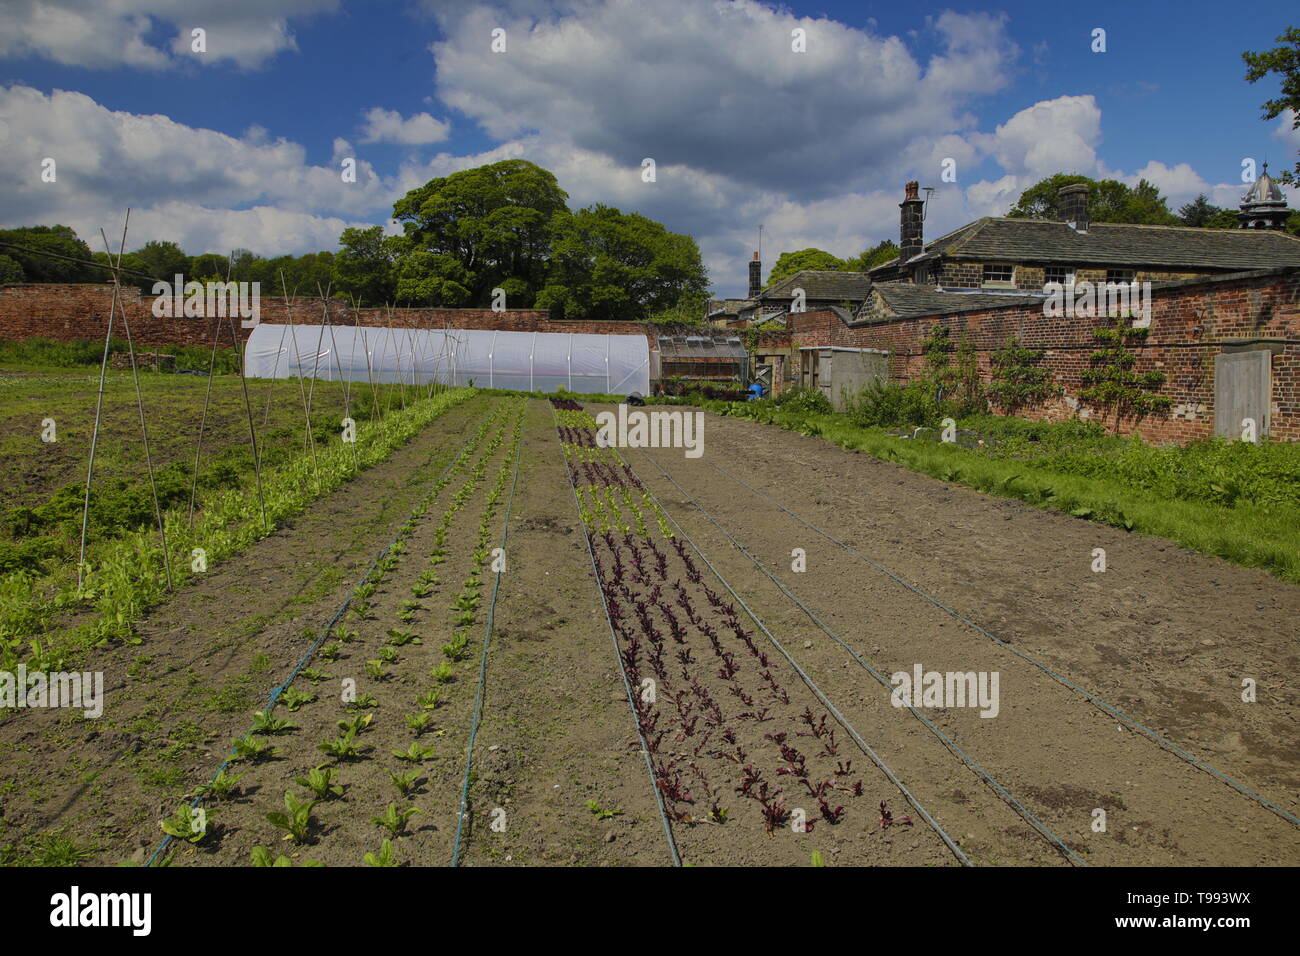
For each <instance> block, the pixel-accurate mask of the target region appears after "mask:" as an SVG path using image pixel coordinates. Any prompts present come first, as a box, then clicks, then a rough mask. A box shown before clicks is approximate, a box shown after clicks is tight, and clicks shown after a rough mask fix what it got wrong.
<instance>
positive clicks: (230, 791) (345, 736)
mask: <svg viewBox="0 0 1300 956" xmlns="http://www.w3.org/2000/svg"><path fill="white" fill-rule="evenodd" d="M510 410H511V406H508V405H505V404H502V405H499V406H498V407H497V408H496V409H494V410H493V412H492V413H491V414H490V415H489V416H488V417H487V418H486V419H485V420H484V421H483V422H482V424H481V425H480V426H479V428H478V429H477V431H476V432H475V434H474V435H473V436H471V438H470V439H469V441H467V442H466V444H465V445H464V446H463V447H462V449H461V451H460V453H459V454H458V455H457V457H456V459H455V460H454V461H453V463H452V465H451V467H449V468H448V469H447V470H446V471H445V473H444V474H443V475H442V476H441V477H440V478H439V479H438V480H437V481H436V482H435V483H434V484H433V485H432V486H431V487H430V489H429V491H428V493H427V494H426V495H425V496H424V497H423V498H422V500H421V501H420V502H419V503H418V504H417V505H416V506H415V507H414V508H413V509H412V510H411V513H410V514H409V515H408V517H407V519H406V521H405V522H404V524H403V525H402V526H401V527H400V528H399V530H398V533H397V536H396V538H395V540H394V542H393V544H392V545H391V546H390V547H389V549H388V551H387V553H386V554H385V555H384V556H383V557H382V558H381V559H380V560H379V561H377V562H376V564H375V566H374V568H373V569H372V570H371V572H370V574H369V575H367V577H366V579H365V580H364V581H363V582H362V583H361V584H359V585H358V586H357V588H356V589H355V590H354V592H353V594H352V597H351V601H350V604H349V608H348V613H347V623H345V625H344V626H342V627H339V628H337V629H336V630H334V631H333V634H332V636H333V637H334V638H336V640H334V641H333V642H331V643H328V644H325V645H324V646H323V647H322V648H321V649H320V651H319V652H318V654H317V658H318V659H319V661H320V662H321V663H323V664H332V663H334V662H336V661H338V660H339V659H340V658H341V657H343V655H344V647H345V646H346V645H350V644H353V643H354V642H355V641H356V640H357V638H358V636H359V635H358V632H357V630H356V629H355V628H354V627H351V626H349V625H350V624H351V623H352V622H358V623H359V622H361V621H364V620H365V619H366V618H367V617H368V616H369V614H370V612H371V611H372V610H373V604H372V598H374V596H375V595H376V592H377V591H378V589H379V585H380V584H381V583H382V581H383V580H384V579H385V577H386V576H387V575H389V574H390V573H391V572H392V571H394V570H395V569H396V568H397V567H398V565H399V564H400V562H401V561H402V559H403V557H404V555H405V552H406V546H405V542H406V541H407V540H408V539H409V538H410V536H411V535H412V534H413V533H414V531H415V529H416V527H417V525H418V523H419V522H420V520H421V519H422V518H423V517H424V515H425V513H426V512H427V511H428V509H429V508H430V506H431V505H432V504H433V503H434V502H435V501H436V500H437V499H438V498H439V496H440V495H441V493H442V492H443V490H444V489H445V488H446V487H447V485H449V484H450V483H451V482H452V481H454V480H455V479H456V478H457V477H458V476H460V475H464V474H465V473H466V471H467V470H469V474H468V477H467V478H466V480H465V482H464V483H463V484H462V485H461V487H460V488H459V489H457V491H456V492H455V494H454V495H453V496H452V499H451V501H450V502H449V504H448V506H447V508H446V509H445V510H444V511H443V514H442V517H441V519H440V521H439V524H438V526H437V528H436V529H435V532H434V539H435V542H436V547H435V550H434V552H433V553H432V554H431V555H430V564H429V567H428V568H426V569H425V570H424V571H423V572H422V573H421V575H420V578H419V580H418V581H417V583H416V584H415V586H414V587H413V589H412V594H413V597H415V598H417V600H412V601H405V602H403V604H402V606H401V608H400V610H399V612H398V618H399V620H400V622H401V623H402V624H404V625H410V624H412V623H414V621H415V618H416V615H417V614H418V613H419V611H420V610H422V606H421V605H420V604H419V601H418V599H419V598H422V597H427V596H429V595H430V594H432V593H433V590H434V588H435V587H436V586H437V584H438V583H440V582H439V579H438V576H437V567H438V565H440V564H442V563H444V562H445V561H446V554H447V547H448V543H447V535H448V532H449V530H450V528H451V525H452V523H453V521H454V520H455V518H456V516H457V514H458V513H459V512H460V511H461V510H462V509H463V508H464V507H465V505H466V504H467V503H468V502H469V500H470V499H471V498H472V497H473V496H474V494H475V493H476V492H477V490H478V488H479V487H480V486H481V485H482V483H483V480H484V479H485V477H486V474H487V468H488V462H489V461H490V460H491V459H492V458H493V456H494V455H495V454H496V452H497V450H498V449H499V448H500V446H501V444H502V442H503V441H504V440H505V436H506V433H507V428H508V422H507V419H508V417H509V415H508V413H509V411H510ZM516 410H517V411H518V414H516V425H515V431H514V443H516V444H517V441H518V435H519V430H520V422H521V421H522V409H521V408H517V409H516ZM494 426H495V427H496V432H495V434H494V435H492V437H491V438H490V439H488V441H487V443H486V444H484V439H485V438H486V437H487V436H488V434H489V433H490V432H491V431H492V429H493V427H494ZM480 450H481V454H479V455H478V460H477V462H476V463H475V464H474V466H473V468H472V469H470V462H471V461H472V460H473V459H474V457H475V455H476V454H478V453H479V452H480ZM512 450H513V445H512ZM510 457H511V456H509V455H508V456H506V459H505V463H504V464H503V465H502V468H501V471H502V473H503V474H505V475H506V477H508V474H509V471H508V468H509V462H510ZM504 480H505V479H503V478H498V482H497V486H496V488H494V490H493V492H492V493H491V494H490V495H489V498H488V503H487V505H486V506H485V513H484V518H483V520H482V522H481V523H480V536H479V548H478V551H481V550H482V549H483V542H484V540H485V536H484V527H485V526H489V522H490V520H491V519H490V517H489V512H490V513H491V514H495V510H496V509H495V502H496V501H497V500H498V499H499V498H500V493H501V492H500V490H499V489H500V488H501V487H502V486H503V484H504ZM488 533H489V534H490V527H489V532H488ZM478 551H476V552H475V560H476V565H475V573H474V574H471V578H472V579H474V578H476V577H477V572H478V571H479V570H480V569H481V567H482V563H483V562H482V561H479V560H478ZM479 586H481V583H480V585H479ZM466 589H467V590H472V589H473V585H471V584H470V582H469V580H467V582H466ZM467 606H472V607H474V608H476V607H477V604H476V603H475V602H473V601H472V599H471V598H469V597H468V596H467V595H466V593H465V591H462V593H461V594H460V595H458V596H457V599H456V601H455V602H454V604H453V606H452V608H451V612H452V613H453V614H455V615H456V618H455V621H456V624H457V626H458V628H459V629H458V630H457V631H456V632H455V635H454V636H453V638H452V640H451V641H450V642H449V643H448V644H446V645H444V646H443V648H442V651H443V655H444V657H445V658H446V659H445V660H443V661H441V662H439V663H438V664H437V665H435V666H434V667H433V668H432V669H431V671H430V677H431V678H432V680H433V682H434V684H433V686H432V687H430V688H429V689H428V690H426V691H425V692H423V693H421V694H419V695H417V697H416V700H415V703H416V708H417V709H416V711H415V712H414V713H410V714H406V715H405V720H406V724H407V726H408V728H409V729H411V730H412V732H413V733H414V735H415V736H416V737H417V738H418V737H419V736H420V735H421V734H423V733H425V732H426V731H427V730H428V729H429V728H430V725H431V723H432V720H433V716H432V712H433V711H434V710H436V709H437V707H438V706H439V704H440V703H441V699H440V695H441V691H442V688H443V686H444V685H446V684H447V683H449V682H450V681H451V680H452V679H453V670H452V662H454V661H457V660H459V659H460V658H461V656H462V655H463V653H464V649H465V645H466V642H467V641H468V635H469V631H468V630H466V628H469V627H472V626H473V623H474V617H473V616H467V615H466V607H467ZM422 643H423V639H422V638H420V637H419V636H418V635H417V634H415V633H414V632H412V631H409V630H405V629H403V628H398V627H393V628H389V629H388V631H387V641H386V642H385V643H384V645H383V646H382V647H381V648H380V649H379V651H378V656H377V657H376V658H374V659H371V660H367V661H366V662H365V664H364V670H365V673H366V675H367V676H368V677H369V678H370V679H371V680H373V681H375V682H376V683H377V684H378V683H382V682H383V681H385V680H386V679H387V678H388V677H389V671H388V668H389V667H390V666H392V665H394V664H396V663H397V662H398V660H399V657H400V652H399V651H398V648H401V647H404V646H407V645H419V644H422ZM349 656H350V655H349ZM331 679H333V675H331V674H327V673H325V672H323V671H321V670H319V669H318V668H316V667H304V668H303V669H302V670H301V671H300V672H299V673H298V680H297V681H296V682H295V684H294V685H291V686H290V687H288V688H286V689H285V690H284V692H283V693H282V694H281V695H280V697H279V699H278V701H277V703H282V704H284V705H285V708H286V709H287V710H289V711H297V710H298V709H299V708H301V707H303V706H304V705H307V704H310V703H313V702H315V701H316V700H317V695H316V693H315V692H314V691H313V690H312V689H311V687H312V686H314V685H318V684H320V683H322V682H323V681H327V680H331ZM304 682H305V683H306V684H307V685H311V686H308V687H307V688H306V689H304V688H303V686H302V684H303V683H304ZM346 706H347V708H348V711H349V714H350V716H349V717H347V718H345V719H342V720H339V721H338V722H337V727H338V730H339V734H338V736H336V737H335V738H333V739H329V740H326V741H324V742H322V743H321V744H319V745H318V749H319V750H321V751H322V752H323V753H324V754H325V755H326V756H327V757H329V758H330V760H329V761H327V762H326V763H323V764H321V765H319V766H317V767H314V768H313V769H311V770H310V771H308V772H307V774H306V775H305V776H302V777H297V778H295V779H294V783H295V784H297V785H298V786H299V787H301V788H302V789H303V790H304V791H305V793H304V794H303V795H302V796H299V795H298V794H296V793H295V792H294V791H292V790H288V791H286V792H285V794H284V802H283V810H282V811H275V812H272V813H268V814H266V819H267V821H268V822H270V823H271V824H272V825H273V826H274V827H276V828H277V829H279V830H283V831H284V839H286V840H289V841H291V842H293V843H294V844H295V845H296V846H301V845H303V844H305V843H307V842H308V841H309V839H310V837H311V834H312V832H313V831H314V830H315V829H316V827H317V822H318V821H317V820H316V818H315V816H314V814H313V810H314V809H315V807H316V806H317V804H320V803H322V802H329V801H334V800H340V799H343V787H342V786H341V784H340V782H339V779H338V776H337V775H338V772H339V764H341V763H345V762H351V761H356V760H359V759H360V758H361V757H362V756H363V755H364V752H365V751H366V750H368V749H369V748H363V747H362V746H361V744H360V743H359V742H358V741H359V737H360V736H361V734H362V733H363V732H365V731H366V730H368V729H370V728H372V727H373V725H374V719H375V718H374V709H376V708H377V707H378V706H379V702H378V701H377V700H376V699H375V697H374V695H373V694H371V693H360V694H357V695H356V696H355V698H354V699H353V700H352V701H350V702H349V703H348V704H347V705H346ZM296 729H297V728H296V727H295V725H294V724H293V723H292V722H291V721H290V720H289V719H287V718H278V717H276V716H275V715H274V714H273V713H272V712H271V710H270V709H266V710H260V711H257V712H255V713H254V715H253V727H252V730H251V732H250V733H248V734H246V735H244V736H243V737H240V738H238V739H236V740H235V742H234V746H233V751H232V756H231V759H230V760H229V763H230V764H236V763H246V764H249V765H256V764H259V763H261V762H263V761H265V760H267V759H269V758H270V757H272V756H275V755H276V753H277V751H276V750H275V748H274V744H273V743H272V741H271V740H269V739H266V738H268V737H273V736H278V735H283V734H288V733H292V732H293V731H294V730H296ZM393 756H394V757H396V758H397V759H399V760H402V761H405V762H408V763H410V764H412V765H413V767H412V768H411V769H407V770H398V771H392V770H390V771H388V774H389V778H390V780H391V781H392V783H393V786H394V787H395V788H396V790H397V791H398V793H399V795H401V796H402V797H403V798H405V797H406V796H407V795H408V794H409V793H410V792H411V791H412V790H413V789H414V788H415V787H416V786H417V785H418V781H419V779H420V767H419V765H420V764H421V763H423V762H424V761H426V760H428V759H430V758H431V757H432V756H433V748H432V747H425V746H422V745H421V744H420V743H419V741H418V740H415V741H412V742H411V744H410V745H409V747H408V748H407V749H406V750H405V751H400V750H399V751H395V752H394V754H393ZM248 772H249V771H244V772H242V773H235V772H231V771H226V770H224V769H223V770H222V771H221V772H220V773H219V774H218V775H217V776H216V778H214V779H213V780H212V782H211V783H209V784H208V785H206V786H204V787H201V788H200V789H199V796H200V797H201V798H202V800H203V801H204V803H205V806H204V807H203V808H202V811H201V812H199V813H196V812H195V809H194V808H192V807H191V806H190V805H189V804H183V805H182V806H181V807H180V808H178V810H177V812H176V814H175V815H174V816H173V817H171V818H170V819H168V820H164V821H162V828H163V830H164V831H165V832H167V833H168V834H170V835H172V836H173V837H175V838H176V839H179V840H184V841H186V842H189V843H192V844H199V843H201V842H203V840H204V839H205V838H206V837H207V836H208V834H209V833H210V832H211V831H212V810H211V809H210V804H211V802H213V801H219V800H222V799H226V798H229V797H231V796H233V795H234V794H236V793H238V792H239V790H240V784H239V781H240V779H241V778H242V777H244V776H245V775H246V774H247V773H248ZM418 812H420V811H419V810H418V809H417V808H415V807H413V806H406V807H399V806H398V805H397V804H396V803H395V802H394V803H389V804H388V805H387V807H386V808H385V809H384V811H383V812H382V813H381V814H380V815H379V816H377V817H375V818H373V820H372V821H371V822H372V823H373V824H374V825H376V826H379V827H382V828H384V829H385V830H386V831H388V833H389V837H388V838H385V839H384V840H383V843H382V845H381V847H380V849H379V851H378V852H377V853H369V852H368V853H366V854H365V856H364V860H365V862H366V864H368V865H370V866H395V865H397V861H396V859H395V855H394V851H393V843H392V839H393V838H396V837H399V836H402V835H404V834H405V833H406V827H407V824H408V822H409V821H410V819H411V817H412V816H414V815H415V814H416V813H418ZM252 862H253V865H255V866H292V865H294V864H293V862H292V861H291V860H290V859H289V857H287V856H285V855H283V854H281V855H278V856H277V855H275V854H273V853H272V852H271V851H270V850H268V849H267V848H265V847H262V846H257V847H254V848H253V850H252ZM300 865H303V866H320V865H322V864H320V863H319V862H317V861H310V860H309V861H306V862H304V863H302V864H300Z"/></svg>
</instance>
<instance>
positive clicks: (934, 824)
mask: <svg viewBox="0 0 1300 956" xmlns="http://www.w3.org/2000/svg"><path fill="white" fill-rule="evenodd" d="M610 451H612V452H613V453H614V455H615V456H616V457H617V458H618V459H619V460H620V461H622V462H623V464H624V466H625V467H626V468H628V469H629V470H630V471H631V472H632V474H634V475H635V474H636V470H635V469H634V468H632V466H631V465H629V464H628V463H627V460H626V459H624V458H623V456H622V455H620V454H619V453H618V450H617V449H615V448H611V449H610ZM638 480H639V479H638ZM646 494H648V495H649V496H650V499H651V500H652V501H654V502H655V504H656V505H658V507H659V510H660V511H661V512H662V513H663V515H664V516H665V517H666V518H667V519H668V520H669V521H670V522H672V525H673V528H674V529H676V531H677V533H678V534H680V535H681V536H682V539H683V540H684V541H685V542H686V543H687V544H689V545H690V546H691V548H692V549H693V550H694V551H695V553H696V554H698V555H699V556H700V560H701V561H703V562H704V563H705V564H706V565H707V566H708V568H709V570H710V571H712V572H713V576H714V577H715V578H717V579H718V581H719V582H721V584H722V586H723V587H724V588H726V589H727V591H728V593H730V594H731V596H732V597H733V598H735V599H736V603H738V604H739V605H740V606H741V607H743V608H744V609H745V613H746V614H748V615H749V617H750V619H751V620H752V621H753V622H754V623H755V624H757V625H758V627H759V628H760V629H761V630H762V632H763V633H764V634H766V635H767V639H768V640H769V641H771V642H772V646H773V647H775V648H776V649H777V651H778V652H780V654H781V656H782V657H784V658H785V660H786V662H787V663H788V664H789V665H790V667H791V668H792V669H793V670H794V672H795V673H796V674H798V675H799V679H800V680H802V681H803V682H804V684H805V685H806V686H807V687H808V689H809V690H810V691H812V692H813V695H814V696H816V698H817V699H818V700H819V701H821V703H822V706H823V707H825V708H826V709H827V710H828V711H829V712H830V713H831V715H832V716H833V717H834V718H835V720H836V721H838V723H839V725H840V726H841V727H843V728H844V730H845V731H846V732H847V733H848V735H849V736H850V737H852V738H853V742H854V743H855V744H857V745H858V747H859V748H860V749H861V750H862V752H863V753H864V754H866V755H867V757H868V758H869V759H870V760H871V762H872V763H874V764H875V765H876V766H877V767H879V768H880V770H881V772H883V773H884V774H885V776H886V777H888V778H889V781H890V782H891V783H892V784H893V785H894V786H895V787H897V788H898V791H899V792H900V793H901V794H902V795H903V797H904V798H906V800H907V802H908V803H910V804H911V805H912V806H913V807H914V808H915V809H916V812H917V813H918V814H920V815H921V818H922V819H923V820H925V822H926V823H928V824H930V826H931V828H933V830H934V832H935V833H937V834H938V835H939V838H940V839H941V840H943V842H944V843H945V844H947V846H948V849H949V850H951V851H952V852H953V855H955V856H956V857H957V859H958V860H959V861H960V862H961V864H962V866H974V865H975V864H974V863H972V862H971V860H970V857H968V856H967V855H966V854H965V853H964V852H963V851H962V849H961V847H959V846H958V845H957V843H956V841H955V840H953V838H952V837H951V836H949V835H948V832H947V831H946V830H944V828H943V827H941V826H940V825H939V823H938V821H936V820H935V819H934V817H932V816H930V812H929V811H928V810H926V809H925V807H924V806H922V805H921V801H920V800H919V799H918V798H917V797H916V796H915V795H914V794H913V793H912V791H911V790H909V789H908V788H907V785H906V784H904V783H903V781H902V780H901V779H899V777H898V774H896V773H894V771H893V770H891V769H890V767H889V765H888V764H886V763H885V761H884V759H883V758H882V757H881V756H880V755H879V754H877V753H876V752H875V750H873V749H872V748H871V745H870V744H868V743H867V742H866V741H865V740H863V739H862V735H861V734H859V733H858V732H857V730H855V729H854V727H853V725H852V724H850V723H849V719H848V718H847V717H845V716H844V714H843V713H841V712H840V709H839V708H838V707H836V706H835V704H834V702H833V701H832V700H831V699H830V698H829V697H827V696H826V694H825V692H824V691H822V689H821V688H820V687H818V686H817V683H816V682H815V681H814V680H813V679H812V678H811V677H810V676H809V675H808V672H807V671H805V670H804V669H803V668H802V667H800V666H799V662H798V661H796V660H795V659H794V657H793V656H791V654H790V652H789V651H787V650H786V649H785V646H784V645H782V643H781V642H780V641H779V640H777V638H776V635H775V634H773V633H772V632H771V630H769V629H768V626H767V624H766V623H765V622H764V621H763V619H762V618H761V617H759V616H758V613H757V612H756V611H755V610H754V609H753V608H751V607H750V606H749V605H748V604H746V603H745V599H744V598H742V597H741V596H740V595H739V594H738V593H737V592H736V589H735V588H733V587H732V586H731V583H730V582H729V581H728V580H727V579H726V578H724V577H723V576H722V572H721V571H719V570H718V569H717V568H716V567H715V566H714V564H713V562H712V561H710V560H709V558H708V556H707V555H706V554H705V553H704V552H703V551H702V550H701V549H700V547H699V545H697V544H696V543H695V542H694V541H693V540H692V539H691V536H690V535H688V534H687V533H686V532H685V531H684V530H683V529H682V526H681V525H680V524H678V523H677V519H676V518H674V517H673V516H672V515H671V514H669V513H668V512H667V511H664V510H663V506H662V505H659V499H658V496H656V495H655V493H654V492H652V491H650V489H648V488H647V489H646Z"/></svg>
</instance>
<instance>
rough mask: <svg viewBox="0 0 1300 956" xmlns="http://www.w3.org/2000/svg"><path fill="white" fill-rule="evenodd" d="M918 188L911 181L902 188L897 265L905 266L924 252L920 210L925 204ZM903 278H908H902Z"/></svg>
mask: <svg viewBox="0 0 1300 956" xmlns="http://www.w3.org/2000/svg"><path fill="white" fill-rule="evenodd" d="M919 193H920V186H919V184H918V183H917V182H916V180H912V181H911V182H910V183H908V184H907V186H906V187H905V188H904V192H903V201H902V202H901V203H899V204H898V208H899V222H898V264H899V266H904V265H906V263H907V261H908V260H909V259H911V258H912V257H913V256H919V255H920V254H921V253H922V252H923V251H924V250H925V242H924V239H923V238H922V229H923V226H924V223H923V219H922V215H921V214H922V210H923V209H924V207H925V202H924V201H923V200H922V199H921V198H920V195H919ZM903 278H909V277H907V276H904V277H903Z"/></svg>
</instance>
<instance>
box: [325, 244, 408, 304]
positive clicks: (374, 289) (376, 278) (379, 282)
mask: <svg viewBox="0 0 1300 956" xmlns="http://www.w3.org/2000/svg"><path fill="white" fill-rule="evenodd" d="M339 247H340V248H339V253H338V255H337V256H335V257H334V286H335V288H336V289H337V290H338V291H340V292H343V293H345V294H347V295H350V296H354V297H355V298H357V299H359V300H360V301H361V302H363V303H365V304H368V305H379V304H380V303H384V302H391V301H392V300H393V296H394V293H395V291H396V280H395V276H394V275H393V263H394V261H395V260H396V258H397V253H398V251H399V249H398V246H397V245H396V244H395V243H394V242H391V241H389V240H388V239H386V238H385V237H384V229H383V227H382V226H372V227H371V228H369V229H355V228H348V229H344V230H343V234H342V235H341V236H339Z"/></svg>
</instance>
